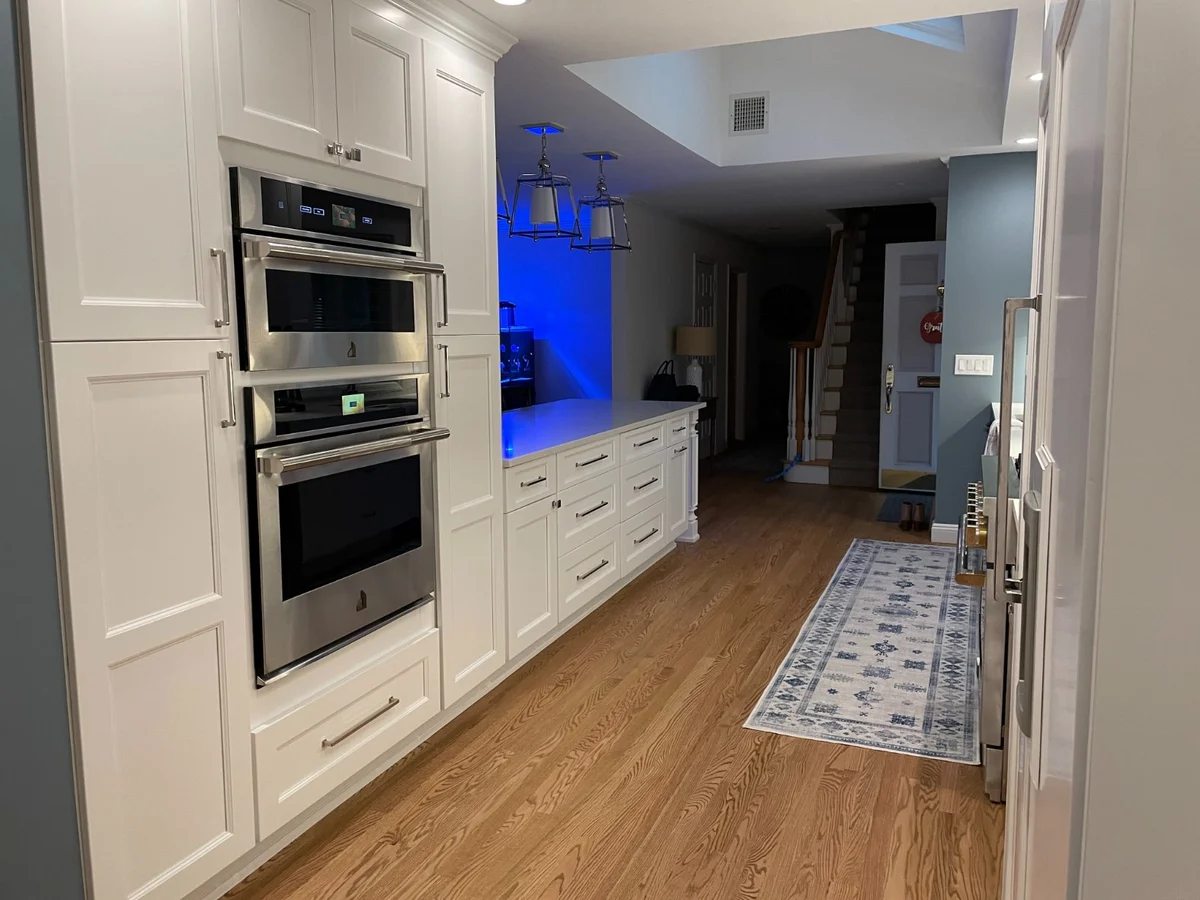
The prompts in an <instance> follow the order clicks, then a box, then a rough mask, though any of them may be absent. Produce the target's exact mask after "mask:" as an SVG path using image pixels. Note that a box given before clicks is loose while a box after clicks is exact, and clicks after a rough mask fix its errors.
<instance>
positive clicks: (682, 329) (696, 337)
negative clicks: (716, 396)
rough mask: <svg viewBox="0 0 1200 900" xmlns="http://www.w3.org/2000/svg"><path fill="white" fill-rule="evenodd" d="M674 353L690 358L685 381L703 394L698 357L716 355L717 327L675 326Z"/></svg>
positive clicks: (701, 374)
mask: <svg viewBox="0 0 1200 900" xmlns="http://www.w3.org/2000/svg"><path fill="white" fill-rule="evenodd" d="M675 353H676V355H678V356H690V357H691V358H692V361H691V363H689V364H688V367H687V383H688V384H690V385H691V386H692V387H694V388H696V390H698V391H700V392H701V393H702V394H703V392H704V384H703V382H704V369H702V368H701V367H700V357H703V356H716V355H717V329H715V328H713V327H712V326H711V325H678V326H676V328H675Z"/></svg>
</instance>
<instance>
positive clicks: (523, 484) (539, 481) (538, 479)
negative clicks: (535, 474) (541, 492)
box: [521, 475, 547, 487]
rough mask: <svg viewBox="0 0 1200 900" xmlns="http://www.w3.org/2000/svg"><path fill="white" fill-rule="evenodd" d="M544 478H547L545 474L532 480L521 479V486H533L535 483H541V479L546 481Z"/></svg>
mask: <svg viewBox="0 0 1200 900" xmlns="http://www.w3.org/2000/svg"><path fill="white" fill-rule="evenodd" d="M546 480H547V479H546V476H545V475H543V476H542V477H541V478H535V479H533V481H522V482H521V487H533V486H534V485H535V484H541V483H542V482H543V481H546Z"/></svg>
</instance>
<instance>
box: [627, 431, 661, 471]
mask: <svg viewBox="0 0 1200 900" xmlns="http://www.w3.org/2000/svg"><path fill="white" fill-rule="evenodd" d="M664 425H665V423H663V422H658V423H656V424H654V425H647V426H645V427H644V428H639V429H637V430H636V431H626V432H625V433H624V434H622V435H621V465H625V464H627V463H631V462H634V461H635V460H639V459H645V458H646V457H647V456H650V455H651V454H653V453H657V452H658V451H659V450H661V449H662V448H663V447H665V446H666V445H667V442H666V432H665V430H664V427H663V426H664Z"/></svg>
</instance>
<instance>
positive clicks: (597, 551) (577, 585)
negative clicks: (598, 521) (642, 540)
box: [558, 525, 621, 622]
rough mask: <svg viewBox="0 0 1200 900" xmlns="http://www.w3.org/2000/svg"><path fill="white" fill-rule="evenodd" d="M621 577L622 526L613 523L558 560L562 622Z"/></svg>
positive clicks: (559, 603)
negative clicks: (601, 532)
mask: <svg viewBox="0 0 1200 900" xmlns="http://www.w3.org/2000/svg"><path fill="white" fill-rule="evenodd" d="M620 580H621V526H619V525H615V526H613V527H612V528H610V529H608V531H606V532H604V533H603V534H599V535H597V536H596V537H594V538H592V539H591V540H590V541H588V542H587V543H585V544H584V545H583V546H581V547H577V548H576V549H574V550H572V551H571V552H570V553H567V554H565V555H563V557H562V558H561V559H560V560H559V561H558V617H559V621H562V622H565V621H566V620H567V619H568V618H570V617H571V616H573V615H575V614H576V613H578V612H579V611H580V610H581V609H583V608H584V607H585V606H587V605H588V604H589V603H591V602H592V600H594V599H596V597H598V596H600V594H602V593H604V591H606V590H608V589H609V588H610V587H612V586H613V585H614V584H616V583H617V582H618V581H620Z"/></svg>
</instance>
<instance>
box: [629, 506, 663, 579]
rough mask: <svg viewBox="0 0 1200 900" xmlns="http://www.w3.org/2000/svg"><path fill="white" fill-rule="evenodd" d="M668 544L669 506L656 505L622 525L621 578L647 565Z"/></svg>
mask: <svg viewBox="0 0 1200 900" xmlns="http://www.w3.org/2000/svg"><path fill="white" fill-rule="evenodd" d="M666 543H667V504H666V501H663V502H660V503H656V504H654V505H653V506H652V507H650V508H649V509H648V510H646V511H645V512H644V513H641V514H640V515H636V516H634V517H633V518H632V519H630V520H629V521H627V522H625V523H623V524H622V525H621V576H622V577H628V576H630V575H632V574H633V573H634V572H635V571H637V570H638V569H639V568H641V567H642V566H643V565H645V563H646V561H647V560H649V559H650V558H651V557H653V556H654V555H655V554H657V553H658V552H659V551H660V550H662V548H663V546H664V545H665V544H666Z"/></svg>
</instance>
